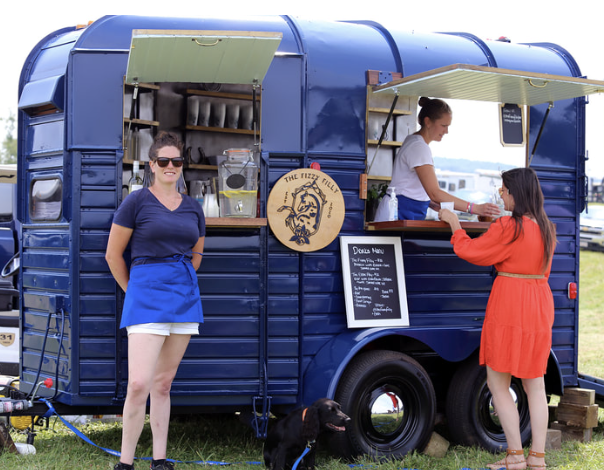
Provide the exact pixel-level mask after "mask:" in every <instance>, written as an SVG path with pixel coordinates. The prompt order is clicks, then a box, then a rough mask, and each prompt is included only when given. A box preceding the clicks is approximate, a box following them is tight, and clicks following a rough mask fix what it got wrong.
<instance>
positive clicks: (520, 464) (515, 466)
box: [487, 449, 527, 470]
mask: <svg viewBox="0 0 604 470" xmlns="http://www.w3.org/2000/svg"><path fill="white" fill-rule="evenodd" d="M510 456H522V460H517V461H516V462H509V461H508V458H509V457H510ZM487 467H488V468H490V469H493V470H498V469H500V468H505V469H506V470H524V469H525V468H527V466H526V460H525V459H524V450H523V449H520V450H511V449H507V450H506V451H505V458H503V459H501V460H499V461H497V462H495V463H490V464H488V465H487Z"/></svg>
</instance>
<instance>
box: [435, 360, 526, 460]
mask: <svg viewBox="0 0 604 470" xmlns="http://www.w3.org/2000/svg"><path fill="white" fill-rule="evenodd" d="M510 391H511V392H512V396H514V397H515V400H516V405H517V407H518V414H519V416H520V437H521V438H522V445H523V446H526V445H528V443H529V440H530V438H531V421H530V415H529V409H528V400H527V397H526V394H525V393H524V389H523V388H522V382H521V381H520V380H519V379H517V378H515V377H513V378H512V383H511V385H510ZM447 424H448V428H449V431H450V433H451V438H452V439H453V440H454V441H455V442H456V443H458V444H462V445H466V446H479V447H482V448H483V449H485V450H488V451H490V452H501V451H502V450H504V449H506V448H507V443H506V440H505V434H504V433H503V428H502V427H501V425H500V423H499V418H498V417H497V415H496V414H495V410H494V408H493V400H492V395H491V392H490V391H489V388H488V386H487V371H486V367H483V366H480V365H479V364H478V358H477V357H476V356H473V357H472V358H471V359H469V360H467V361H466V362H465V363H463V364H462V365H461V366H460V367H459V369H458V370H457V371H456V372H455V374H454V375H453V379H452V380H451V384H450V385H449V391H448V392H447Z"/></svg>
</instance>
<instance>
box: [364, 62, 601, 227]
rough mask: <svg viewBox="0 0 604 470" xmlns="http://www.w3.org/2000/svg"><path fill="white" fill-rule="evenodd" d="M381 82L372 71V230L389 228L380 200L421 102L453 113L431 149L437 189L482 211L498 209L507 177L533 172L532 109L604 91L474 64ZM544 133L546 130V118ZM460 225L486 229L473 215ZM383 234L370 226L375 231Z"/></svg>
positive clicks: (594, 84) (595, 84)
mask: <svg viewBox="0 0 604 470" xmlns="http://www.w3.org/2000/svg"><path fill="white" fill-rule="evenodd" d="M374 77H376V75H375V73H374V71H370V73H369V74H368V83H369V86H368V93H367V136H368V137H367V171H366V175H367V180H366V183H367V201H366V218H365V220H366V221H367V222H368V223H371V222H374V221H379V222H383V221H384V219H383V218H381V217H382V216H383V213H382V214H381V215H380V214H378V217H377V218H372V217H374V216H375V210H376V206H377V204H378V201H379V199H380V198H381V197H383V196H384V195H385V193H386V188H387V187H388V184H389V183H390V180H391V178H392V169H393V162H394V160H395V158H396V155H397V153H398V151H399V149H400V147H401V146H402V145H403V142H404V141H405V139H406V138H407V137H408V136H409V135H411V134H413V133H415V132H416V131H417V130H419V124H418V121H417V116H418V112H419V106H418V101H419V98H420V97H421V96H425V97H429V98H440V99H443V100H444V101H445V102H446V103H447V104H448V105H449V106H450V107H451V109H452V122H451V124H450V125H449V126H448V132H446V133H445V134H443V135H442V138H441V139H440V140H437V139H435V140H433V141H432V142H431V143H430V150H431V152H432V157H433V159H434V169H435V173H436V177H437V179H438V187H439V188H441V189H442V190H444V191H446V192H448V193H450V194H452V195H454V196H456V197H458V198H459V199H462V200H464V201H468V202H473V203H477V204H480V203H484V202H495V200H493V199H494V195H496V194H497V188H498V187H499V186H501V172H502V171H504V170H507V169H510V168H513V167H522V166H527V165H530V158H531V154H530V152H529V150H530V149H529V148H528V146H527V144H526V142H527V141H528V138H526V133H527V132H528V130H527V123H526V119H525V116H526V112H525V110H526V108H527V107H529V106H534V105H538V104H547V103H549V104H550V107H551V106H552V105H553V103H554V101H557V100H563V99H569V98H576V97H580V96H585V95H589V94H592V93H598V92H602V91H604V82H600V81H594V80H587V79H582V78H576V77H563V76H554V75H547V74H538V73H530V72H522V71H514V70H506V69H498V68H495V67H484V66H474V65H467V64H456V65H451V66H447V67H442V68H439V69H435V70H429V71H426V72H423V73H419V74H417V75H413V76H408V77H404V78H399V79H396V80H392V81H391V82H389V83H385V84H377V83H375V81H372V80H374ZM546 116H547V114H546ZM386 123H387V124H388V125H387V126H386V128H385V129H384V130H383V131H382V126H383V125H385V124H386ZM542 126H546V118H545V119H544V120H543V124H542ZM379 131H382V132H379ZM380 134H381V135H380ZM399 181H400V180H399ZM400 190H401V188H396V193H397V194H401V192H400ZM435 217H436V212H435V211H433V210H431V209H428V213H427V215H426V220H427V221H432V220H434V219H435ZM380 219H381V220H380ZM460 219H461V220H464V221H469V222H479V221H478V220H477V217H476V216H475V215H474V216H472V215H471V214H463V213H462V214H460ZM414 222H418V221H414ZM399 225H401V227H402V226H405V227H407V225H409V224H399ZM420 225H421V224H420ZM420 225H417V224H416V223H414V224H411V225H409V227H410V226H413V228H414V229H417V228H421V227H420ZM380 227H381V226H380V225H375V224H371V226H369V227H368V228H369V229H372V230H376V229H380ZM426 227H432V225H430V224H426ZM383 228H386V227H385V226H384V227H383Z"/></svg>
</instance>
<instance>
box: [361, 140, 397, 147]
mask: <svg viewBox="0 0 604 470" xmlns="http://www.w3.org/2000/svg"><path fill="white" fill-rule="evenodd" d="M379 142H380V141H379V140H373V139H369V140H368V141H367V144H369V145H377V144H378V143H379ZM382 145H384V146H387V147H400V146H401V145H403V143H402V142H399V141H398V140H384V141H382Z"/></svg>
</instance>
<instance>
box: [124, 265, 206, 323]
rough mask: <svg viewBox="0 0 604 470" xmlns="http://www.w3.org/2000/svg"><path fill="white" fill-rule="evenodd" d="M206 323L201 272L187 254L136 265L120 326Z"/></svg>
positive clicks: (131, 273) (133, 269) (133, 267)
mask: <svg viewBox="0 0 604 470" xmlns="http://www.w3.org/2000/svg"><path fill="white" fill-rule="evenodd" d="M188 322H192V323H203V311H202V308H201V299H200V296H199V285H198V283H197V274H196V273H195V270H194V269H193V265H192V264H191V260H190V259H189V258H187V257H186V256H184V255H177V256H174V257H171V258H161V259H157V260H156V259H153V262H151V263H144V264H135V265H134V266H132V268H131V269H130V280H129V281H128V290H127V291H126V298H125V300H124V308H123V310H122V321H121V322H120V328H125V327H126V326H130V325H138V324H140V323H188Z"/></svg>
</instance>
